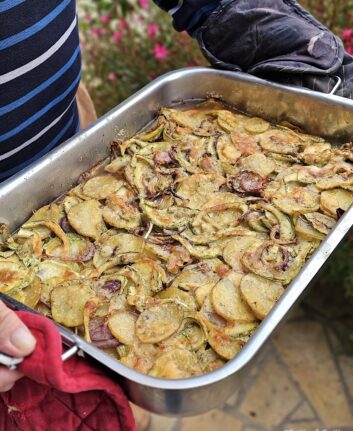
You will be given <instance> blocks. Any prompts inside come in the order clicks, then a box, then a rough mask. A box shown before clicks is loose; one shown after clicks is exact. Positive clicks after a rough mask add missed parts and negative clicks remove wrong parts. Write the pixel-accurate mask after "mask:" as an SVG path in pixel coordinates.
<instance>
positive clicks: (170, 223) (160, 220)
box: [140, 201, 195, 229]
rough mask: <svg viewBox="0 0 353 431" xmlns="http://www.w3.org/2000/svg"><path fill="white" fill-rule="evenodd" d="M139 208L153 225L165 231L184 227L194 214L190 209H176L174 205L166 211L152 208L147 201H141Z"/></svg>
mask: <svg viewBox="0 0 353 431" xmlns="http://www.w3.org/2000/svg"><path fill="white" fill-rule="evenodd" d="M140 207H141V209H142V211H143V213H144V214H145V215H146V216H147V217H148V218H149V219H150V220H151V222H152V223H153V224H155V225H156V226H159V227H162V228H167V229H175V228H179V227H182V226H185V225H186V224H187V223H188V222H189V221H190V218H191V217H192V216H193V215H194V214H195V212H194V211H193V210H191V209H190V208H183V207H178V206H176V205H172V206H170V207H169V208H166V209H158V208H154V207H152V206H150V205H149V204H148V203H147V201H141V202H140Z"/></svg>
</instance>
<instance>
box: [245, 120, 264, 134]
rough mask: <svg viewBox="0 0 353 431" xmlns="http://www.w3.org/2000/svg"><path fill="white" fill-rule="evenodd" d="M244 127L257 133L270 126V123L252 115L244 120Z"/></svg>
mask: <svg viewBox="0 0 353 431" xmlns="http://www.w3.org/2000/svg"><path fill="white" fill-rule="evenodd" d="M244 128H245V130H246V131H247V132H249V133H252V134H254V135H259V134H260V133H264V132H266V130H268V129H269V128H270V123H269V122H268V121H265V120H263V119H262V118H258V117H252V118H248V119H247V120H246V121H244Z"/></svg>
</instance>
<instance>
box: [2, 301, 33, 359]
mask: <svg viewBox="0 0 353 431" xmlns="http://www.w3.org/2000/svg"><path fill="white" fill-rule="evenodd" d="M35 345H36V340H35V338H34V337H33V335H32V334H31V333H30V331H29V329H28V328H27V327H26V326H25V325H24V324H23V323H22V321H21V320H20V319H19V318H18V317H17V315H16V313H15V312H14V311H12V310H10V309H9V308H7V307H6V305H5V304H4V303H3V302H2V301H0V352H3V353H7V354H8V355H12V356H27V355H29V354H30V353H31V352H32V351H33V349H34V347H35Z"/></svg>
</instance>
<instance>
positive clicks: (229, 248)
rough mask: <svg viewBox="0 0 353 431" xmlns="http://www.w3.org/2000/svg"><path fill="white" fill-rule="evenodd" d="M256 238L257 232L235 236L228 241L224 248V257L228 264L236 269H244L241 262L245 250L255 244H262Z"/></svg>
mask: <svg viewBox="0 0 353 431" xmlns="http://www.w3.org/2000/svg"><path fill="white" fill-rule="evenodd" d="M260 243H261V241H259V240H258V239H257V238H256V234H255V233H253V235H249V236H235V237H233V238H232V239H230V240H229V241H228V242H227V245H226V246H225V247H224V250H223V259H224V260H225V262H226V263H228V265H230V266H231V267H232V268H233V269H234V271H242V270H243V266H242V263H241V257H242V255H243V254H244V252H245V250H246V249H247V248H249V247H250V246H251V245H253V244H258V245H259V244H260Z"/></svg>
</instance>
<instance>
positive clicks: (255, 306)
mask: <svg viewBox="0 0 353 431" xmlns="http://www.w3.org/2000/svg"><path fill="white" fill-rule="evenodd" d="M240 290H241V293H242V295H243V298H244V299H245V301H246V302H247V303H248V304H249V306H250V308H251V309H252V310H253V312H254V314H255V315H256V317H257V318H259V319H261V320H262V319H264V318H265V317H266V316H267V314H268V313H269V312H270V311H271V309H272V307H273V306H274V305H275V303H276V302H277V301H278V299H279V298H280V297H281V295H282V294H283V293H284V289H283V286H282V285H281V284H280V283H278V282H274V281H271V280H266V279H265V278H262V277H259V276H258V275H255V274H246V275H245V276H244V277H243V278H242V281H241V283H240Z"/></svg>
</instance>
